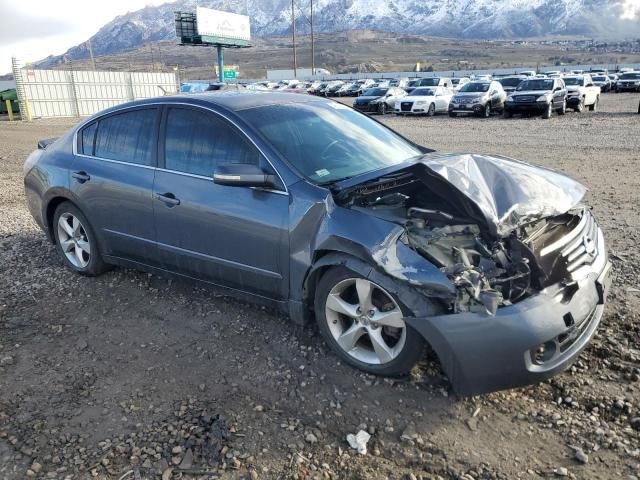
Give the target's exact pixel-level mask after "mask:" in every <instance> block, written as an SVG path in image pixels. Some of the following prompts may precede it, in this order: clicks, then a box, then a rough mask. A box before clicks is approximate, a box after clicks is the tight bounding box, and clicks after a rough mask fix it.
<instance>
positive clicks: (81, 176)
mask: <svg viewBox="0 0 640 480" xmlns="http://www.w3.org/2000/svg"><path fill="white" fill-rule="evenodd" d="M71 176H72V177H73V178H75V179H76V180H77V181H78V182H79V183H84V182H88V181H89V180H91V177H90V176H89V175H88V174H87V172H82V171H80V172H73V173H72V174H71Z"/></svg>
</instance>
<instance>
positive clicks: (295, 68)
mask: <svg viewBox="0 0 640 480" xmlns="http://www.w3.org/2000/svg"><path fill="white" fill-rule="evenodd" d="M294 1H295V0H291V37H292V39H293V78H298V59H297V58H296V11H295V5H294Z"/></svg>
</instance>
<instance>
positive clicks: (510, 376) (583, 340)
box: [405, 261, 611, 395]
mask: <svg viewBox="0 0 640 480" xmlns="http://www.w3.org/2000/svg"><path fill="white" fill-rule="evenodd" d="M610 271H611V264H610V262H608V261H607V262H606V263H605V265H604V268H602V270H601V271H600V272H597V273H596V272H592V273H590V274H589V275H587V276H586V277H584V278H583V279H582V280H581V281H579V282H578V284H577V290H575V291H574V292H573V293H572V296H571V298H570V300H567V298H566V297H567V289H568V288H569V287H566V286H564V285H562V284H557V285H553V286H551V287H549V288H546V289H545V290H543V291H541V292H540V293H538V294H537V295H535V296H532V297H530V298H528V299H526V300H523V301H521V302H519V303H517V304H515V305H511V306H508V307H502V308H500V309H498V312H497V313H496V315H495V316H490V315H488V314H486V313H460V314H453V315H440V316H436V317H429V318H414V317H408V318H406V319H405V320H406V321H407V323H409V324H410V325H411V326H412V327H413V328H415V329H416V330H417V331H418V332H419V333H420V334H421V335H422V336H423V337H425V339H427V340H428V342H429V343H430V344H431V346H432V347H433V348H434V350H435V351H436V352H437V354H438V357H439V359H440V362H441V363H442V367H443V369H444V370H445V372H446V374H447V376H448V377H449V381H450V382H451V384H452V386H453V388H454V390H455V391H456V392H457V393H458V394H460V395H478V394H483V393H488V392H492V391H496V390H503V389H508V388H514V387H519V386H523V385H528V384H532V383H537V382H540V381H542V380H545V379H547V378H549V377H552V376H554V375H556V374H557V373H559V372H562V371H563V370H565V369H567V368H568V367H569V366H570V365H571V364H572V363H573V362H574V361H575V360H576V358H577V357H578V356H579V355H580V352H581V351H582V350H583V349H584V348H585V347H586V345H587V344H588V342H589V340H591V338H592V337H593V335H594V334H595V332H596V329H597V327H598V325H599V323H600V319H601V318H602V314H603V311H604V304H605V301H606V296H607V292H608V290H609V287H610V284H611V277H610ZM574 288H575V287H574ZM542 345H545V347H546V349H545V355H546V356H547V357H548V358H547V357H545V358H544V360H543V361H542V360H540V358H539V357H538V358H537V357H536V355H534V354H535V352H536V351H537V350H538V348H539V347H540V346H542Z"/></svg>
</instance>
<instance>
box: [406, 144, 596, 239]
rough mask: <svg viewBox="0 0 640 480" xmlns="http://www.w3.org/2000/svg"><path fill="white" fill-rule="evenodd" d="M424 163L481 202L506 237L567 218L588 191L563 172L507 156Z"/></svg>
mask: <svg viewBox="0 0 640 480" xmlns="http://www.w3.org/2000/svg"><path fill="white" fill-rule="evenodd" d="M419 163H422V164H423V165H425V166H426V167H428V168H429V169H430V170H431V171H432V172H434V173H435V174H436V175H438V176H440V177H442V178H443V179H445V180H446V181H447V182H449V183H450V184H451V185H452V186H453V187H454V188H455V189H456V190H457V191H458V192H460V193H462V194H463V195H464V196H466V197H467V198H469V199H470V200H471V201H472V202H473V203H475V204H476V205H477V206H478V208H479V209H480V211H481V212H482V214H483V215H484V217H485V219H486V221H487V226H488V227H489V229H490V230H491V231H492V233H493V234H495V235H498V236H501V237H504V236H507V235H509V233H511V232H512V231H513V230H514V229H515V228H517V227H519V226H522V225H524V224H526V223H529V222H532V221H535V220H538V219H541V218H544V217H548V216H554V215H561V214H563V213H566V212H567V211H569V210H570V209H571V208H573V207H575V206H576V205H577V204H578V203H580V201H581V200H582V198H583V197H584V195H585V193H586V191H587V189H586V188H585V187H584V186H583V185H582V184H580V183H578V182H576V181H575V180H573V179H571V178H569V177H567V176H565V175H563V174H561V173H558V172H555V171H553V170H549V169H546V168H542V167H536V166H533V165H529V164H527V163H524V162H520V161H517V160H512V159H509V158H506V157H498V156H489V155H477V154H452V153H448V154H447V153H445V154H443V153H429V154H427V155H424V156H422V157H420V159H419Z"/></svg>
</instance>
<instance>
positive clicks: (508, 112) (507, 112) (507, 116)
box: [502, 108, 513, 118]
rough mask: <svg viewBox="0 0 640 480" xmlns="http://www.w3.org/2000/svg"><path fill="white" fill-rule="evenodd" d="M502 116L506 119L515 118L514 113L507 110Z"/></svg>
mask: <svg viewBox="0 0 640 480" xmlns="http://www.w3.org/2000/svg"><path fill="white" fill-rule="evenodd" d="M502 116H503V117H504V118H511V117H513V112H511V111H509V110H507V109H506V108H505V109H504V111H503V112H502Z"/></svg>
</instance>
